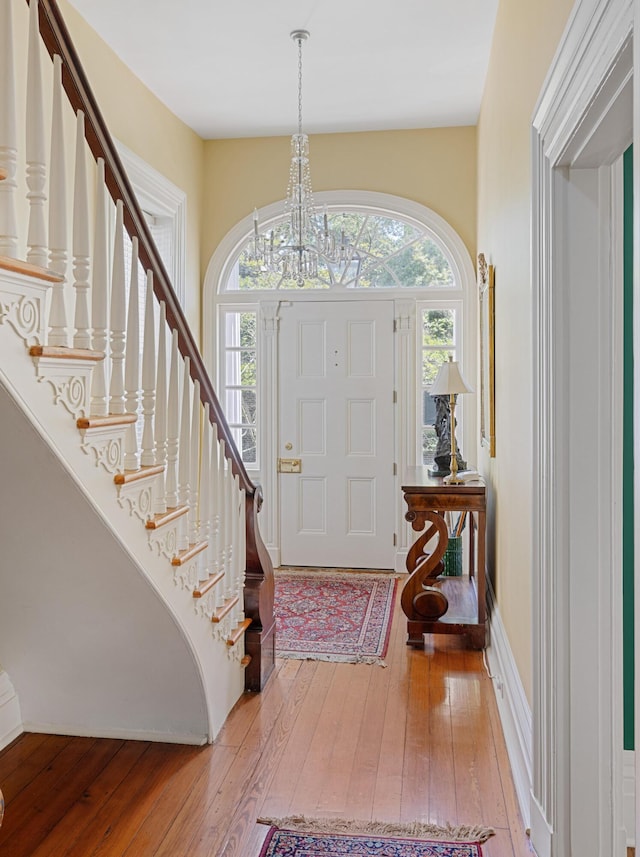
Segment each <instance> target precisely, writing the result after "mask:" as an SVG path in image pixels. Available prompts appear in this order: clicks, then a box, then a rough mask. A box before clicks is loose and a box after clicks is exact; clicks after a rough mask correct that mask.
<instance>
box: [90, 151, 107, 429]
mask: <svg viewBox="0 0 640 857" xmlns="http://www.w3.org/2000/svg"><path fill="white" fill-rule="evenodd" d="M94 230H95V231H94V240H93V285H92V289H91V326H92V327H93V337H92V348H93V350H94V351H101V352H102V353H103V354H105V355H106V352H107V306H108V303H109V261H108V251H107V196H106V186H105V180H104V159H103V158H98V171H97V177H96V215H95V221H94ZM106 362H107V361H106V360H100V361H99V362H98V363H96V365H95V366H94V368H93V373H92V375H91V413H92V414H95V415H96V416H100V417H101V416H105V414H107V413H108V409H107V375H106V366H105V364H106Z"/></svg>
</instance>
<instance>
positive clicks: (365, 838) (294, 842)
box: [259, 817, 493, 857]
mask: <svg viewBox="0 0 640 857" xmlns="http://www.w3.org/2000/svg"><path fill="white" fill-rule="evenodd" d="M259 821H260V822H261V823H263V824H264V823H267V822H268V820H267V819H259ZM271 821H273V822H274V824H273V826H272V827H271V828H270V830H269V833H268V834H267V838H266V840H265V843H264V845H263V847H262V851H261V852H260V857H345V855H353V857H482V849H481V847H480V842H484V841H485V840H486V839H488V838H489V836H491V835H492V834H493V830H491V829H490V828H482V827H475V828H470V827H465V828H442V827H436V826H434V825H430V824H415V825H408V827H409V828H410V829H411V828H412V829H411V834H410V835H406V834H404V833H401V834H400V835H398V836H395V835H385V833H380V830H382V831H386V828H390V829H391V830H392V831H395V830H396V829H399V828H396V826H395V825H385V824H380V823H375V822H374V823H372V824H371V825H370V827H371V829H370V830H367V829H366V828H367V827H369V825H367V824H366V823H360V822H348V821H345V822H343V823H342V824H340V825H338V829H336V830H333V829H332V827H334V826H335V825H333V824H332V822H331V820H329V819H325V821H324V824H326V827H327V828H328V829H327V830H326V831H325V832H319V831H318V830H317V829H316V828H317V827H322V824H323V821H322V819H313V820H309V819H304V818H302V817H293V818H291V819H272V820H271ZM288 821H290V822H293V823H292V824H291V825H290V827H291V829H290V828H289V827H287V826H286V823H287V822H288ZM309 821H311V823H309ZM279 822H282V825H283V826H281V824H280V823H279ZM351 827H353V828H354V829H353V830H349V828H351ZM400 827H403V826H400ZM306 828H308V829H306ZM425 835H426V836H428V837H429V838H428V839H425V838H424V836H425ZM454 840H457V841H454Z"/></svg>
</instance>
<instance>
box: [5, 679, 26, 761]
mask: <svg viewBox="0 0 640 857" xmlns="http://www.w3.org/2000/svg"><path fill="white" fill-rule="evenodd" d="M23 732H24V728H23V726H22V717H21V715H20V702H19V700H18V695H17V693H16V692H15V690H14V687H13V685H12V684H11V680H10V678H9V676H8V675H7V673H6V672H4V671H2V670H0V750H2V749H4V748H5V747H6V746H7V745H8V744H10V743H11V742H12V741H13V740H14V739H15V738H17V737H18V735H21V734H22V733H23Z"/></svg>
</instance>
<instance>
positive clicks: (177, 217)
mask: <svg viewBox="0 0 640 857" xmlns="http://www.w3.org/2000/svg"><path fill="white" fill-rule="evenodd" d="M115 143H116V148H117V150H118V155H119V156H120V160H121V161H122V164H123V166H124V168H125V171H126V173H127V176H128V177H129V180H130V182H131V184H132V186H133V189H134V191H135V193H136V196H137V197H138V202H139V203H140V205H141V207H142V208H143V209H144V210H145V211H150V213H151V214H155V215H162V216H163V217H168V218H170V220H171V222H172V232H173V267H172V270H168V271H167V273H168V274H169V277H170V278H171V285H172V286H173V290H174V291H175V293H176V296H177V298H178V300H179V301H180V304H181V306H184V304H185V284H186V280H187V262H186V259H187V255H186V253H187V251H186V247H187V195H186V193H185V192H184V191H183V190H181V189H180V188H179V187H177V185H174V184H173V183H172V182H170V181H169V179H168V178H166V177H165V176H163V175H162V173H159V172H158V171H157V170H155V169H154V168H153V167H152V166H150V165H149V164H148V163H147V162H146V161H143V160H142V158H140V157H139V156H138V155H136V154H135V153H134V152H132V151H131V149H128V148H127V147H126V146H125V145H124V144H123V143H120V142H119V141H118V140H116V141H115Z"/></svg>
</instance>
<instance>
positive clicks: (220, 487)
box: [216, 440, 227, 603]
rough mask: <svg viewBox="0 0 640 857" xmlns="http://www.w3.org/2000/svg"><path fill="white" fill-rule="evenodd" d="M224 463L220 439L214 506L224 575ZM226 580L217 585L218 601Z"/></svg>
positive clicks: (223, 595) (225, 511) (223, 443)
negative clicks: (216, 514) (216, 511)
mask: <svg viewBox="0 0 640 857" xmlns="http://www.w3.org/2000/svg"><path fill="white" fill-rule="evenodd" d="M226 464H227V459H226V456H225V442H224V440H221V441H220V443H219V444H218V501H217V503H216V507H217V509H218V545H217V547H218V569H219V571H221V572H223V573H224V574H225V576H226V573H227V569H226V565H225V559H226V556H227V545H226V541H225V528H224V521H225V516H226V514H227V510H226V507H225V485H226ZM226 585H227V584H226V580H223V581H222V584H221V585H220V587H219V593H220V597H219V602H220V603H222V601H224V598H225V586H226Z"/></svg>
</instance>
